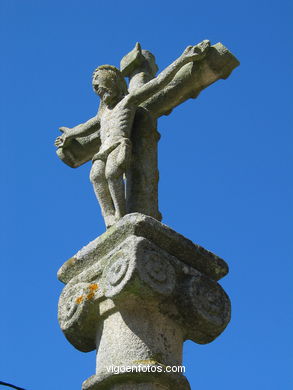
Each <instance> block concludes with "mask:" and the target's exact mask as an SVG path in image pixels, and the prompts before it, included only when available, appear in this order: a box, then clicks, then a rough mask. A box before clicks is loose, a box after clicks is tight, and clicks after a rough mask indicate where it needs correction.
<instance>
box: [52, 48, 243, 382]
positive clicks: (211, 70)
mask: <svg viewBox="0 0 293 390" xmlns="http://www.w3.org/2000/svg"><path fill="white" fill-rule="evenodd" d="M238 64H239V63H238V61H237V59H236V58H235V57H234V56H233V55H232V54H231V53H230V52H229V51H228V50H227V49H226V48H225V47H224V46H223V45H222V44H220V43H218V44H216V45H214V46H210V43H209V41H203V42H201V43H200V44H198V45H196V46H189V47H187V48H186V49H185V51H184V52H183V54H182V55H181V56H180V57H179V58H178V59H177V60H176V61H175V62H173V64H171V65H170V66H168V67H167V68H166V69H165V70H164V71H163V72H162V73H160V74H159V75H158V76H157V77H155V74H156V72H157V66H156V63H155V59H154V56H153V55H152V54H151V53H150V52H148V51H146V50H141V47H140V45H139V44H137V45H136V46H135V48H134V49H133V50H132V51H131V52H130V53H128V54H127V55H126V56H125V57H124V58H123V59H122V61H121V65H120V70H118V69H117V68H115V67H113V66H111V65H103V66H100V67H98V68H97V69H96V70H95V72H94V75H93V87H94V90H95V91H96V92H97V94H98V95H99V96H100V99H101V101H100V107H99V110H98V114H97V115H96V117H94V118H92V119H90V120H89V121H87V122H86V123H84V124H81V125H78V126H76V127H74V128H73V129H68V128H66V127H62V128H60V130H61V131H62V133H63V134H62V135H61V136H60V137H58V138H57V140H56V146H57V147H58V149H57V154H58V156H59V157H60V158H61V159H62V160H63V161H64V162H65V163H66V164H68V165H69V166H71V167H78V166H80V165H81V164H83V163H85V162H87V161H89V160H91V159H92V161H93V165H92V169H91V174H90V178H91V181H92V183H93V185H94V190H95V193H96V195H97V198H98V200H99V203H100V206H101V209H102V213H103V216H104V219H105V223H106V226H107V228H108V230H107V232H105V233H104V234H102V235H101V236H100V237H98V238H96V239H95V240H94V241H92V242H90V243H89V244H88V245H86V246H85V247H84V248H82V249H81V250H80V251H78V252H77V253H76V254H75V255H74V256H73V257H72V258H71V259H69V260H68V261H66V262H65V263H64V264H63V266H62V267H61V268H60V270H59V272H58V278H59V280H60V281H62V282H63V283H64V284H65V287H64V289H63V291H62V294H61V296H60V300H59V308H58V318H59V323H60V326H61V329H62V331H63V333H64V335H65V336H66V338H67V339H68V341H69V342H70V343H71V344H72V345H73V346H74V347H75V348H77V349H78V350H80V351H83V352H88V351H91V350H94V349H96V351H97V354H96V373H95V375H93V376H91V377H90V378H88V379H87V380H86V381H84V383H83V385H82V389H83V390H175V389H176V390H190V386H189V383H188V381H187V379H186V377H185V376H184V375H183V373H182V372H180V370H179V371H177V372H174V370H173V369H174V368H176V367H177V368H178V366H181V364H182V347H183V342H184V341H185V340H193V341H194V342H196V343H199V344H205V343H209V342H211V341H213V340H214V339H215V338H216V337H218V336H219V335H220V334H221V333H222V332H223V330H224V329H225V328H226V326H227V324H228V323H229V320H230V300H229V298H228V296H227V294H226V293H225V292H224V290H223V289H222V287H221V286H220V285H219V284H218V281H219V280H220V279H221V278H222V277H224V276H225V275H226V274H227V273H228V266H227V264H226V263H225V261H224V260H222V259H221V258H219V257H218V256H216V255H214V254H213V253H211V252H209V251H207V250H206V249H204V248H202V247H201V246H199V245H197V244H194V243H192V242H191V241H190V240H188V239H187V238H185V237H183V236H181V235H180V234H178V233H176V232H175V231H174V230H172V229H170V228H169V227H168V226H166V225H164V224H162V223H161V222H160V220H161V215H160V212H159V210H158V168H157V142H158V140H159V134H158V132H157V126H156V121H157V119H158V118H159V117H160V116H161V115H167V114H169V113H170V112H171V111H172V109H173V108H174V107H176V106H177V105H178V104H180V103H182V102H183V101H185V100H186V99H188V98H194V97H196V96H197V95H198V94H199V93H200V91H201V90H202V89H204V88H205V87H207V86H208V85H210V84H211V83H213V82H214V81H216V80H218V79H219V78H226V77H228V76H229V74H230V73H231V71H232V70H233V69H234V68H235V67H236V66H238ZM124 77H128V78H129V85H128V88H127V84H126V82H125V79H124ZM175 371H176V370H175Z"/></svg>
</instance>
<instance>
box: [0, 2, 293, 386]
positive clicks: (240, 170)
mask: <svg viewBox="0 0 293 390" xmlns="http://www.w3.org/2000/svg"><path fill="white" fill-rule="evenodd" d="M0 13H1V27H0V28H1V31H0V32H1V34H0V36H1V38H0V39H1V51H2V59H1V62H0V66H1V72H0V76H1V115H0V123H1V184H2V185H3V186H2V190H1V193H0V196H1V206H2V211H1V217H2V218H1V293H0V297H1V321H0V344H1V354H0V380H2V381H7V382H12V383H14V384H17V385H19V386H23V387H25V388H26V389H27V390H39V389H42V390H61V389H62V390H63V389H70V390H78V389H80V386H81V382H82V381H83V380H84V379H86V378H88V377H89V376H90V375H92V374H94V367H95V354H94V353H89V354H84V353H81V352H78V351H76V350H74V348H73V347H72V346H71V345H70V344H69V343H68V342H67V341H66V339H65V338H64V336H63V335H62V333H61V331H60V329H59V326H58V323H57V319H56V315H57V314H56V313H57V301H58V297H59V294H60V292H61V289H62V284H61V283H60V282H59V281H58V280H57V278H56V272H57V270H58V269H59V267H60V266H61V265H62V264H63V262H64V261H65V260H66V259H67V258H69V257H71V255H73V254H74V253H75V252H76V251H77V250H78V249H79V248H81V247H82V246H83V245H86V244H87V243H88V242H89V241H90V240H92V239H94V238H95V237H97V236H98V235H100V234H101V233H102V232H103V231H104V225H103V221H102V219H101V216H100V211H99V207H98V205H97V202H96V199H95V197H94V194H93V191H92V188H91V185H90V182H89V180H88V174H89V169H90V166H89V164H86V165H84V166H82V167H81V168H79V169H71V168H69V167H67V166H66V165H64V164H63V163H62V162H61V161H60V160H59V159H58V158H57V156H56V155H55V149H54V146H53V142H54V139H55V138H56V136H57V135H58V127H59V126H69V127H70V126H73V125H75V124H78V123H81V122H83V121H85V120H86V119H88V118H89V117H91V116H93V115H94V114H95V112H96V110H97V106H98V100H97V98H96V97H95V95H94V93H93V91H92V88H91V73H92V71H93V69H94V68H95V67H96V66H98V65H101V64H105V63H109V64H113V65H116V66H118V65H119V61H120V59H121V57H122V56H123V55H125V54H126V53H127V52H128V51H130V50H131V49H132V48H133V46H134V44H135V42H136V41H139V42H141V44H142V47H143V48H145V49H148V50H150V51H152V52H153V53H154V54H155V55H156V58H157V63H158V65H159V67H160V69H163V68H164V67H165V66H167V65H168V64H169V63H170V62H171V61H172V60H174V59H175V58H176V57H177V56H178V55H180V54H181V52H182V50H183V49H184V48H185V47H186V46H187V45H189V44H196V43H197V42H199V41H201V40H202V39H210V40H211V42H212V43H216V42H218V41H221V42H222V43H223V44H224V45H226V46H227V47H228V48H229V49H230V50H231V51H232V52H233V53H234V54H235V55H236V56H237V57H238V59H239V60H240V61H241V66H240V67H239V68H237V69H236V70H235V71H234V72H233V74H232V75H231V77H230V78H229V79H228V80H226V81H218V82H217V83H216V84H214V85H212V86H211V87H209V88H208V89H206V90H205V91H203V92H202V94H201V95H200V96H199V97H198V99H196V100H190V101H188V102H186V103H185V104H184V105H182V106H180V107H179V108H177V109H176V110H174V112H173V113H172V115H170V116H169V117H164V118H161V120H160V124H159V130H160V132H161V134H162V139H161V141H160V157H159V165H160V209H161V211H162V213H163V216H164V219H163V222H164V223H166V224H167V225H169V226H170V227H172V228H173V229H175V230H176V231H178V232H180V233H182V234H184V235H185V236H186V237H188V238H190V239H191V240H193V241H194V242H196V243H198V244H200V245H203V246H204V247H206V248H207V249H210V250H212V251H214V252H215V253H216V254H218V255H219V256H221V257H223V258H224V259H225V260H226V261H227V262H228V263H229V265H230V274H229V275H228V276H227V277H226V278H224V279H223V280H222V282H221V284H222V286H223V287H224V288H225V290H226V291H227V292H228V294H229V295H230V298H231V301H232V309H233V312H232V321H231V323H230V325H229V326H228V328H227V329H226V331H225V332H224V333H223V334H222V335H221V336H220V337H219V338H218V339H217V340H216V341H215V342H213V343H211V344H209V345H205V346H202V345H196V344H193V343H191V342H187V343H186V346H185V349H184V363H185V365H186V369H187V372H186V375H187V377H188V379H189V381H190V383H191V386H192V389H200V390H211V389H214V388H217V389H225V390H235V389H237V390H247V389H250V390H259V389H266V390H275V389H282V390H287V389H289V368H292V364H290V359H289V355H290V345H291V341H292V336H291V333H292V324H291V326H289V325H290V322H289V317H290V310H291V309H290V307H291V300H290V289H289V284H290V283H292V282H291V280H292V273H291V272H292V267H291V264H292V252H291V257H290V255H289V236H290V235H291V231H290V230H291V228H292V224H291V221H290V218H292V213H291V216H290V208H289V198H290V193H291V194H292V191H291V192H290V186H289V183H290V185H291V184H292V170H291V167H292V160H291V158H290V154H291V153H292V151H291V150H292V143H291V142H292V139H290V135H289V113H288V111H289V99H290V100H291V99H292V84H291V86H289V66H290V61H291V66H292V55H291V52H290V51H292V42H291V44H290V42H289V37H290V33H291V32H292V31H289V18H290V16H291V18H292V10H291V9H290V8H289V2H285V1H270V0H267V1H264V0H258V1H252V0H247V1H241V2H239V1H231V0H223V1H215V0H210V1H208V2H204V1H201V2H196V1H194V0H193V1H191V0H190V1H189V0H188V1H185V0H183V1H180V2H169V1H165V0H163V1H160V2H159V1H154V0H149V1H147V2H138V1H127V0H125V1H112V2H111V1H98V0H97V1H93V0H86V1H76V0H70V1H69V0H63V1H56V0H50V1H48V0H42V1H37V0H35V1H33V0H1V2H0ZM291 20H292V19H291ZM290 87H291V88H290ZM291 137H292V136H291ZM289 171H290V174H289ZM289 221H290V222H289ZM289 226H290V228H289ZM291 346H292V345H291ZM0 387H1V386H0Z"/></svg>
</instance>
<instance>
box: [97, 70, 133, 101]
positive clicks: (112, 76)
mask: <svg viewBox="0 0 293 390" xmlns="http://www.w3.org/2000/svg"><path fill="white" fill-rule="evenodd" d="M93 88H94V91H95V92H96V93H97V94H98V95H99V96H100V98H101V100H102V101H103V102H104V103H105V104H106V105H107V106H115V105H116V104H117V103H118V102H119V101H120V100H121V99H123V97H124V96H125V95H127V93H128V91H127V85H126V82H125V80H124V78H123V76H122V74H121V72H120V70H119V69H117V68H116V67H115V66H112V65H102V66H99V67H98V68H97V69H96V70H95V71H94V74H93Z"/></svg>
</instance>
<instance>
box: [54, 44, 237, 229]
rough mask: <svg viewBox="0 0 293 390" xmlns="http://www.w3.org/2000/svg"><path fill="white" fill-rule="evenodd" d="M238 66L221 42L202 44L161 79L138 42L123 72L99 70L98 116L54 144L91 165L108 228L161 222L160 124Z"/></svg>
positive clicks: (74, 162)
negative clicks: (141, 217)
mask: <svg viewBox="0 0 293 390" xmlns="http://www.w3.org/2000/svg"><path fill="white" fill-rule="evenodd" d="M238 65H239V62H238V60H237V59H236V58H235V57H234V56H233V55H232V54H231V53H230V52H229V51H228V50H227V49H226V48H225V47H224V46H223V45H222V44H221V43H217V44H216V45H214V46H211V45H210V42H209V41H207V40H205V41H202V42H201V43H199V44H197V45H195V46H188V47H187V48H186V49H185V51H184V52H183V54H182V55H181V56H180V57H179V58H178V59H177V60H175V61H174V62H173V63H172V64H171V65H170V66H168V67H167V68H166V69H165V70H164V71H163V72H161V73H160V74H159V75H158V76H157V77H155V75H156V72H157V69H158V68H157V65H156V63H155V57H154V56H153V54H151V53H150V52H149V51H147V50H142V49H141V47H140V44H139V43H137V44H136V45H135V48H134V49H133V50H132V51H131V52H130V53H128V54H127V55H126V56H125V57H124V58H123V59H122V60H121V64H120V70H118V69H117V68H115V67H114V66H111V65H102V66H100V67H98V68H97V69H96V70H95V72H94V75H93V88H94V90H95V92H96V93H97V94H98V95H99V97H100V106H99V110H98V113H97V115H96V116H95V117H93V118H92V119H90V120H88V121H87V122H86V123H83V124H81V125H78V126H75V127H74V128H72V129H69V128H66V127H61V128H60V130H61V131H62V133H63V134H62V135H61V136H60V137H58V138H57V140H56V142H55V144H56V146H57V147H58V149H57V154H58V156H59V157H60V158H61V159H62V160H63V161H64V162H65V163H66V164H68V165H69V166H71V167H74V168H75V167H78V166H80V165H82V164H84V163H85V162H87V161H89V160H92V162H93V164H92V168H91V174H90V178H91V181H92V183H93V186H94V190H95V193H96V196H97V199H98V201H99V203H100V206H101V210H102V214H103V217H104V220H105V224H106V226H107V228H109V227H110V226H112V225H113V224H114V223H116V222H117V221H118V220H119V219H120V218H122V217H123V216H124V215H125V214H129V213H133V212H139V213H142V214H145V215H149V216H151V217H153V218H155V219H157V220H161V218H162V217H161V214H160V212H159V207H158V177H159V174H158V163H157V160H158V156H157V143H158V140H159V138H160V135H159V133H158V131H157V119H158V118H159V117H160V116H162V115H168V114H170V112H171V111H172V110H173V109H174V108H175V107H176V106H177V105H179V104H181V103H182V102H184V101H185V100H187V99H189V98H196V97H197V96H198V94H199V93H200V92H201V91H202V90H203V89H204V88H206V87H207V86H208V85H210V84H212V83H214V82H215V81H217V80H219V79H221V78H222V79H225V78H227V77H228V76H229V75H230V73H231V72H232V70H233V69H234V68H235V67H237V66H238ZM125 77H127V78H128V79H129V85H128V87H127V84H126V82H125Z"/></svg>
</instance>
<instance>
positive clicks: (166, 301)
mask: <svg viewBox="0 0 293 390" xmlns="http://www.w3.org/2000/svg"><path fill="white" fill-rule="evenodd" d="M227 272H228V268H227V265H226V263H225V262H224V261H223V260H222V259H220V258H219V257H217V256H215V255H214V254H212V253H211V252H209V251H207V250H205V249H204V248H202V247H200V246H198V245H196V244H193V243H192V242H191V241H189V240H188V239H186V238H185V237H183V236H181V235H179V234H178V233H176V232H175V231H173V230H171V229H170V228H168V227H167V226H166V225H163V224H162V223H161V222H159V221H157V220H155V219H153V218H151V217H148V216H145V215H143V214H139V213H133V214H129V215H126V216H125V217H124V218H122V219H121V220H120V221H119V222H118V223H117V224H116V225H115V226H113V227H112V228H110V229H109V230H108V231H107V232H106V233H104V234H103V235H102V236H100V237H98V238H97V239H96V240H94V241H92V242H91V243H89V244H88V245H87V246H85V247H84V248H82V249H81V250H80V251H79V252H78V253H77V254H76V255H75V256H74V257H73V258H71V259H69V260H68V261H67V262H66V263H65V264H64V265H63V266H62V267H61V269H60V270H59V272H58V277H59V279H60V280H61V281H62V282H63V283H65V284H66V286H65V287H64V289H63V292H62V294H61V296H60V301H59V322H60V326H61V329H62V331H63V332H64V334H65V336H66V338H67V339H68V341H69V342H70V343H71V344H72V345H73V346H74V347H76V348H77V349H79V350H80V351H84V352H87V351H91V350H94V349H96V350H97V365H96V373H95V375H93V376H92V377H90V378H89V379H87V380H86V381H85V382H84V383H83V386H82V389H83V390H103V389H105V390H124V389H125V390H126V389H127V390H132V389H133V390H173V389H176V390H177V389H178V390H188V389H190V386H189V384H188V381H187V379H186V378H185V377H184V375H183V373H182V372H169V371H171V370H172V369H171V367H173V370H175V369H174V367H178V366H181V364H182V346H183V342H184V341H185V340H187V339H190V340H193V341H195V342H197V343H200V344H204V343H209V342H211V341H213V340H214V339H215V338H216V337H217V336H218V335H219V334H220V333H221V332H222V331H223V330H224V329H225V327H226V326H227V324H228V322H229V319H230V301H229V298H228V297H227V295H226V293H225V292H224V291H223V289H222V288H221V286H220V285H219V284H218V283H217V280H219V279H220V278H221V277H223V276H224V275H225V274H226V273H227Z"/></svg>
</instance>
